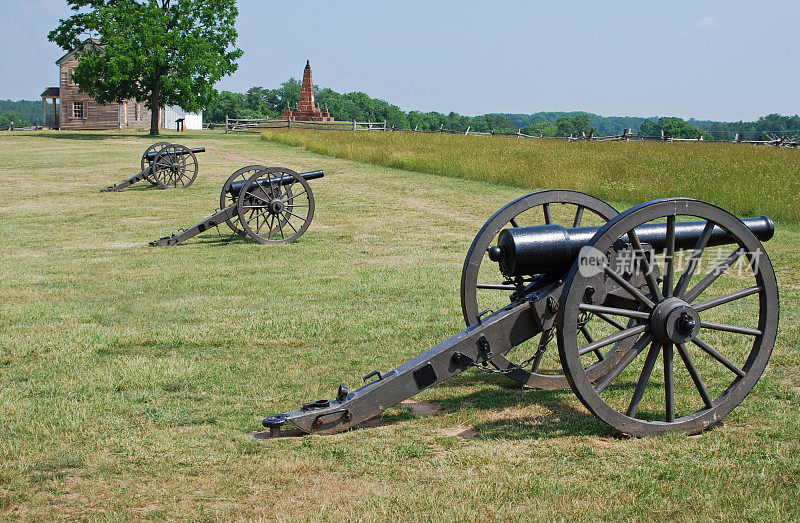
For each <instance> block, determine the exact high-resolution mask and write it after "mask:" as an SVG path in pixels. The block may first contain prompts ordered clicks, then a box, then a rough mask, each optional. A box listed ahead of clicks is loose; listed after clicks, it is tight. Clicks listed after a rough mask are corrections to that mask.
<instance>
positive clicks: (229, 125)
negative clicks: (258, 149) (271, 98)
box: [225, 116, 387, 134]
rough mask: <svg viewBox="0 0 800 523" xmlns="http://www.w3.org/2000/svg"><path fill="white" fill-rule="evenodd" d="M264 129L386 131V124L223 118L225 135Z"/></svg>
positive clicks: (256, 131) (255, 131) (354, 121)
mask: <svg viewBox="0 0 800 523" xmlns="http://www.w3.org/2000/svg"><path fill="white" fill-rule="evenodd" d="M264 129H289V130H292V129H319V130H327V131H386V130H387V129H386V122H385V121H383V122H359V121H356V120H353V121H352V122H306V121H299V120H269V119H266V118H228V117H227V116H226V117H225V134H227V133H258V132H261V131H262V130H264Z"/></svg>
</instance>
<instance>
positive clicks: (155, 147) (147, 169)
mask: <svg viewBox="0 0 800 523" xmlns="http://www.w3.org/2000/svg"><path fill="white" fill-rule="evenodd" d="M169 144H170V143H169V142H156V143H154V144H153V145H151V146H150V147H148V148H147V149H145V150H144V154H142V171H144V177H145V178H146V179H147V181H148V182H150V183H152V184H153V185H158V184H157V183H156V182H155V181H153V179H152V178H150V166H151V165H153V160H155V157H154V158H153V160H148V159H147V155H148V153H152V152H157V151H160V150H161V149H163V148H164V147H166V146H167V145H169Z"/></svg>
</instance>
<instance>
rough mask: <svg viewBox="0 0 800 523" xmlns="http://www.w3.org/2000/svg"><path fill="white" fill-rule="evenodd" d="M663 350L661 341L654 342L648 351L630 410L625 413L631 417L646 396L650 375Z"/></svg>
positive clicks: (634, 415)
mask: <svg viewBox="0 0 800 523" xmlns="http://www.w3.org/2000/svg"><path fill="white" fill-rule="evenodd" d="M660 351H661V344H660V343H652V344H651V345H650V350H649V351H648V352H647V359H645V361H644V367H643V368H642V373H641V374H640V375H639V381H637V382H636V389H634V391H633V397H631V402H630V403H629V404H628V410H627V411H626V412H625V415H626V416H628V417H631V418H634V417H636V411H637V410H639V403H640V402H641V401H642V397H643V396H644V390H645V388H647V383H648V382H649V381H650V375H651V374H652V373H653V367H655V365H656V360H657V359H658V353H659V352H660Z"/></svg>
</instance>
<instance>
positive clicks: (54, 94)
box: [42, 87, 61, 98]
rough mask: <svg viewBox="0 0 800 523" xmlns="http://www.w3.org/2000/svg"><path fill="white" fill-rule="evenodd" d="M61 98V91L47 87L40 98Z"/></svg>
mask: <svg viewBox="0 0 800 523" xmlns="http://www.w3.org/2000/svg"><path fill="white" fill-rule="evenodd" d="M59 97H61V89H59V88H58V87H48V88H47V89H45V90H44V92H43V93H42V98H59Z"/></svg>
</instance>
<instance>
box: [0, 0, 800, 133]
mask: <svg viewBox="0 0 800 523" xmlns="http://www.w3.org/2000/svg"><path fill="white" fill-rule="evenodd" d="M301 6H302V7H301ZM239 11H240V15H239V20H238V23H237V26H238V29H239V41H238V45H239V47H240V48H242V49H243V50H244V51H245V55H244V57H243V58H242V59H241V60H240V62H239V63H240V66H239V70H238V71H237V72H236V73H235V74H234V75H233V76H231V77H229V78H225V79H223V80H222V81H221V82H220V84H219V85H218V88H220V89H228V90H234V91H245V90H247V89H248V88H249V87H251V86H253V85H261V86H264V87H275V86H277V85H278V84H279V83H280V82H282V81H284V80H286V79H287V78H289V77H290V76H295V77H298V78H299V77H300V76H301V75H302V70H303V66H304V65H305V61H306V59H310V60H311V66H312V69H313V72H314V80H315V82H316V83H318V84H320V85H323V86H327V87H331V88H333V89H335V90H337V91H340V92H348V91H364V92H366V93H368V94H369V95H371V96H374V97H377V98H382V99H384V100H387V101H389V102H391V103H394V104H397V105H399V106H400V107H401V108H402V109H404V110H411V109H418V110H423V111H434V110H435V111H441V112H449V111H456V112H458V113H461V114H468V115H476V114H483V113H488V112H515V113H532V112H536V111H562V110H563V111H570V110H584V111H591V112H595V113H599V114H602V115H607V116H610V115H616V116H624V115H631V116H651V115H661V116H680V117H683V118H689V117H694V118H698V119H712V120H752V119H755V118H757V117H758V116H761V115H765V114H768V113H773V112H777V113H781V114H787V115H788V114H792V115H793V114H796V113H798V112H800V108H799V106H800V68H798V67H797V65H798V60H797V58H795V56H796V53H797V52H798V51H799V50H800V42H798V40H797V26H798V22H800V0H783V1H775V2H768V3H767V2H764V3H761V2H752V1H738V0H731V1H726V2H723V1H709V2H697V1H695V2H689V1H672V2H658V3H656V2H632V1H630V2H625V1H614V0H607V1H604V2H588V1H586V2H584V1H582V0H573V1H572V2H569V3H566V2H553V1H549V2H534V1H527V2H525V1H503V0H495V1H493V2H486V1H481V2H478V1H472V0H462V1H459V2H456V1H434V0H429V1H417V0H407V1H403V2H400V1H378V0H372V1H361V0H359V1H339V2H330V1H316V0H303V1H302V2H270V1H266V0H240V2H239ZM68 14H69V11H68V9H67V7H66V2H65V1H63V0H3V1H2V9H1V10H0V98H2V99H6V98H10V99H21V98H25V99H37V97H38V95H39V94H40V93H41V91H42V90H43V88H44V87H47V86H50V85H54V84H56V83H57V81H58V73H57V69H56V66H55V65H54V63H53V62H54V61H55V60H56V59H57V58H58V57H59V56H61V54H62V51H61V50H60V49H58V48H57V46H55V45H53V44H51V43H49V42H48V41H47V38H46V35H47V32H48V31H49V30H50V29H52V28H53V27H55V26H56V25H57V23H58V19H59V18H63V17H65V16H68ZM793 54H794V56H793Z"/></svg>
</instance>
